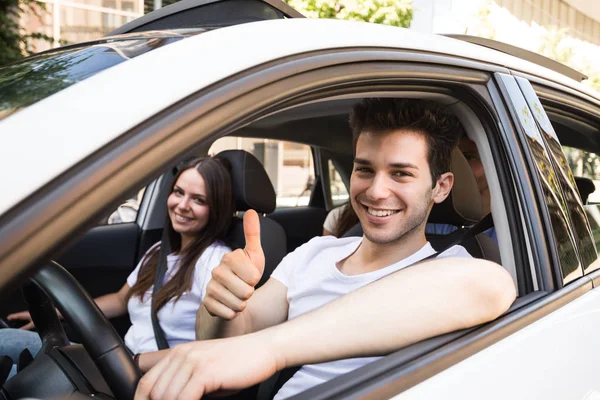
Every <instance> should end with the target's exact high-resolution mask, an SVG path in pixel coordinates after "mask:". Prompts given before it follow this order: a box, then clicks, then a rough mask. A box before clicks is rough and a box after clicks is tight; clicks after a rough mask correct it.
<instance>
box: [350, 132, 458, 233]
mask: <svg viewBox="0 0 600 400" xmlns="http://www.w3.org/2000/svg"><path fill="white" fill-rule="evenodd" d="M448 179H449V181H450V182H449V187H448V188H442V189H443V190H441V189H440V185H439V182H440V180H444V182H445V183H444V185H445V186H448V185H447V183H448V182H447V181H448ZM452 182H453V177H452V174H451V173H446V174H443V178H442V177H440V179H439V180H438V182H437V183H436V186H435V187H434V188H433V189H432V182H431V172H430V169H429V163H428V160H427V143H426V141H425V138H424V137H423V136H422V135H421V134H419V133H415V132H411V131H408V130H395V131H390V132H388V133H379V132H377V133H376V134H371V133H369V132H363V133H362V134H361V135H360V136H359V138H358V141H357V144H356V158H355V160H354V168H353V171H352V177H351V180H350V199H351V202H352V207H353V208H354V210H355V211H356V214H357V215H358V218H359V220H360V222H361V224H362V227H363V231H364V234H365V237H366V238H367V239H368V240H370V241H371V242H374V243H378V244H386V243H391V242H394V241H397V240H398V239H400V238H403V237H404V236H405V235H407V234H411V235H412V234H419V232H423V230H424V228H425V223H426V222H427V217H428V215H429V211H430V210H431V207H432V205H433V203H434V202H441V201H443V199H445V198H446V196H447V195H448V192H449V191H450V188H451V187H452ZM444 185H442V186H444ZM446 189H447V190H446Z"/></svg>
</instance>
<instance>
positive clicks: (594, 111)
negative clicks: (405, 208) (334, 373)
mask: <svg viewBox="0 0 600 400" xmlns="http://www.w3.org/2000/svg"><path fill="white" fill-rule="evenodd" d="M584 78H585V77H584V76H583V75H581V74H579V73H578V72H576V71H573V70H570V69H569V68H567V67H564V66H562V65H560V64H558V63H555V62H552V61H550V60H548V59H545V58H543V57H541V56H539V55H536V54H532V53H529V52H526V51H524V50H520V49H517V48H514V47H511V46H506V45H503V44H501V43H496V42H493V41H489V40H483V39H478V38H469V37H463V36H459V37H454V38H451V37H444V36H438V35H424V34H419V33H416V32H414V31H410V30H405V29H400V28H393V27H388V26H381V25H373V24H366V23H358V22H347V21H332V20H308V19H304V18H301V16H300V15H299V14H298V13H297V12H295V11H294V10H293V9H291V8H290V7H289V6H287V5H285V4H283V3H280V2H278V1H274V0H271V1H258V0H256V1H243V2H242V1H233V0H230V1H227V0H222V1H214V0H213V1H195V2H193V1H188V0H184V1H182V2H180V3H176V4H174V5H172V6H169V7H165V8H164V9H162V10H159V11H157V12H155V13H151V14H148V15H146V16H144V17H142V18H140V19H139V20H136V21H133V22H132V23H130V24H128V25H125V26H124V27H123V28H121V29H119V30H117V31H116V32H114V33H112V34H111V35H109V36H107V37H105V38H103V39H101V40H96V41H93V42H89V43H81V44H75V45H70V46H66V47H63V48H58V49H55V50H51V51H48V52H44V53H42V54H40V55H37V56H33V57H30V58H27V59H25V60H23V61H20V62H18V63H16V64H13V65H9V66H6V67H4V68H1V69H0V170H1V171H2V173H1V176H2V179H1V180H0V181H1V182H2V187H3V190H2V194H1V195H0V271H1V272H2V273H1V274H0V290H1V291H0V293H1V294H2V302H1V303H0V316H2V317H4V316H6V315H7V314H8V313H10V312H13V311H17V310H20V309H23V308H24V307H25V305H24V304H23V302H22V300H21V296H20V292H19V290H18V289H19V288H20V287H21V285H23V284H26V283H27V279H28V278H29V277H33V281H34V282H35V283H36V285H39V286H40V287H42V288H43V290H44V293H47V294H48V295H49V296H50V297H51V298H52V300H53V301H54V303H55V304H56V305H57V306H58V308H59V309H61V311H62V313H63V315H65V317H66V319H67V321H68V322H69V323H70V329H71V330H72V332H71V334H72V335H73V336H71V335H70V336H69V337H70V338H71V340H75V341H78V342H80V343H82V345H83V346H82V345H72V346H69V345H68V342H66V341H65V336H64V333H61V329H60V324H58V326H57V322H56V321H55V320H54V319H53V318H50V316H51V315H54V314H53V312H52V305H51V304H50V303H48V302H47V301H46V300H45V296H43V295H41V294H40V293H41V292H40V291H39V290H36V289H35V287H36V285H33V286H32V285H26V286H25V287H26V289H25V293H26V296H27V298H28V301H29V307H30V309H31V310H32V314H34V318H35V319H36V325H37V326H38V328H40V330H41V331H42V332H43V333H44V334H45V336H44V339H45V343H46V348H45V349H46V351H44V352H42V353H41V354H40V355H39V356H38V357H36V359H35V360H33V361H32V362H28V363H27V367H26V368H24V369H22V371H21V372H20V373H19V374H17V376H16V377H15V378H14V379H13V380H11V381H8V382H7V383H6V384H5V385H4V388H3V389H2V392H3V394H4V395H5V396H6V398H10V399H16V398H21V397H37V398H46V397H57V396H67V395H72V396H75V397H74V398H78V397H91V396H93V397H94V398H107V397H112V398H117V399H130V398H132V395H133V392H134V390H135V385H136V382H137V379H139V371H137V369H136V368H135V365H134V364H133V361H132V360H131V357H130V356H129V355H128V353H127V352H126V350H125V348H124V346H123V343H122V342H121V341H120V337H119V335H118V334H117V333H115V331H114V330H113V329H112V327H111V325H110V324H109V323H108V322H107V320H106V319H105V318H104V317H103V316H102V315H101V314H99V313H98V311H97V309H96V308H95V307H94V306H93V305H92V303H90V301H89V299H90V297H89V296H88V295H87V294H85V293H84V292H83V291H81V286H83V288H85V290H86V291H87V292H89V293H90V294H91V295H92V296H97V295H100V294H102V293H108V292H110V291H114V290H115V289H117V288H118V287H120V285H121V284H122V282H123V281H124V279H125V277H126V276H127V275H128V274H129V273H130V272H131V270H132V269H133V267H134V266H135V265H136V262H137V260H138V259H139V257H140V256H141V255H142V254H144V252H145V250H146V249H147V248H148V247H149V246H150V245H151V244H152V243H154V242H156V241H157V240H158V238H159V237H160V235H161V227H162V223H163V221H164V218H165V214H164V207H163V203H164V200H165V198H166V195H167V193H166V191H167V183H166V182H168V178H169V176H171V172H170V171H171V167H172V166H173V165H175V164H176V163H177V162H178V160H180V159H181V158H183V157H185V156H187V155H190V154H195V155H202V154H208V153H209V149H211V146H213V145H214V143H215V142H216V141H217V140H218V139H219V138H222V137H235V138H238V139H235V140H234V139H231V140H230V141H229V143H238V144H239V143H247V142H245V140H246V139H245V138H257V139H259V140H255V141H253V142H252V143H254V144H255V146H254V152H255V154H257V155H259V157H258V158H259V159H260V158H261V157H260V155H262V156H265V154H267V152H268V151H276V150H273V149H271V150H269V149H268V148H267V147H268V144H269V143H284V142H285V143H286V144H285V145H282V147H281V148H283V149H299V148H304V147H302V145H304V146H308V147H305V148H306V149H310V153H309V154H310V157H311V159H310V162H309V163H308V164H307V165H309V168H310V169H311V173H312V175H311V176H314V178H311V179H313V180H312V183H309V184H308V185H305V183H304V182H303V183H302V185H301V186H303V187H304V186H306V188H307V189H308V190H309V192H310V196H308V197H307V196H306V195H305V194H303V195H305V197H306V198H307V200H306V202H307V203H308V205H298V206H296V205H297V204H300V203H301V202H298V201H296V202H295V203H294V202H288V203H289V204H288V207H277V208H276V209H274V210H273V209H272V208H271V209H264V210H259V211H262V212H263V213H265V214H267V217H266V218H265V219H266V220H269V221H271V222H270V223H272V225H273V226H274V229H275V231H274V232H276V234H275V235H272V236H271V237H270V238H269V240H266V241H265V240H263V243H265V247H266V249H265V250H266V251H267V273H266V275H265V277H263V280H264V279H265V278H267V277H268V272H269V271H270V270H272V268H273V267H274V266H275V265H276V264H277V262H278V261H279V260H280V259H281V257H283V256H284V255H285V254H286V253H287V252H289V251H292V250H293V249H294V248H295V247H297V246H298V245H299V244H302V243H304V242H306V241H308V240H309V239H310V238H312V237H314V236H317V235H320V234H321V230H322V224H323V220H324V218H325V215H326V213H327V211H328V210H330V209H331V208H332V207H333V206H334V204H335V203H336V199H337V198H339V193H338V192H340V190H341V191H343V189H344V186H347V184H348V178H349V174H350V171H351V165H352V163H351V161H352V142H351V133H350V129H349V127H348V125H347V118H348V113H349V111H350V109H351V107H352V105H353V104H354V103H355V102H356V101H357V100H358V99H360V98H364V97H401V98H426V99H430V100H433V101H436V102H439V103H442V104H445V105H447V107H449V109H451V110H452V111H453V112H454V113H455V114H456V115H457V116H458V117H459V119H460V120H461V122H462V123H463V125H464V127H465V129H466V131H467V134H468V136H469V137H470V138H471V139H472V140H473V141H474V142H475V143H476V145H477V148H478V150H479V154H480V155H481V160H482V163H483V165H484V169H485V176H486V178H487V182H488V185H489V189H490V192H491V198H492V201H491V214H492V215H493V224H494V228H495V230H496V233H497V238H496V239H495V240H492V241H490V240H484V239H485V238H483V237H482V236H481V235H476V236H470V237H468V238H466V239H464V242H461V243H462V244H463V245H464V246H465V247H467V249H468V250H469V251H470V252H471V253H472V254H473V255H474V256H476V257H482V258H488V259H491V260H495V261H498V262H500V263H501V264H502V266H503V267H504V268H506V270H507V271H508V272H509V273H510V274H511V275H512V277H513V279H514V281H515V285H516V287H517V289H518V299H517V300H516V302H515V304H513V306H512V307H511V309H510V310H509V311H508V312H507V313H505V314H504V315H503V316H501V317H500V318H498V319H497V320H495V321H493V322H491V323H488V324H485V325H483V326H479V327H476V328H473V329H469V330H466V331H460V332H454V333H451V334H448V335H444V336H440V337H436V338H432V339H429V340H426V341H424V342H421V343H417V344H415V345H412V346H410V347H408V348H404V349H399V350H398V351H397V352H395V353H393V354H390V355H389V356H387V357H384V358H382V359H381V360H379V361H376V362H374V363H372V364H369V365H367V366H365V367H363V368H360V369H358V370H355V371H353V372H351V373H349V374H347V375H343V376H340V377H338V378H336V379H333V380H331V381H329V382H326V383H324V384H322V385H320V386H317V387H314V388H312V389H309V390H308V391H306V392H304V393H301V394H299V395H297V396H295V397H294V399H312V400H315V399H334V398H335V399H342V398H343V399H358V398H360V399H384V398H386V399H387V398H392V397H395V396H397V397H398V398H400V399H441V398H444V399H445V398H452V399H461V400H466V399H481V398H486V399H561V400H563V399H598V398H600V379H599V378H598V372H597V371H596V368H595V367H596V361H597V360H598V359H600V339H599V338H598V333H599V332H600V292H599V291H598V289H596V286H597V285H598V284H600V271H599V270H598V268H599V266H600V265H599V263H598V261H597V257H598V256H597V246H598V243H600V227H599V222H600V212H599V211H598V206H597V205H595V204H594V201H595V197H594V194H593V192H594V190H595V186H594V180H596V179H597V178H600V176H597V175H598V172H600V171H599V165H600V157H599V156H598V155H600V95H599V94H598V93H596V92H594V91H592V90H590V89H588V88H586V87H585V86H584V85H582V84H581V83H580V81H581V80H582V79H584ZM219 143H226V141H225V142H223V141H221V142H219ZM261 143H262V145H261ZM289 143H291V144H289ZM223 146H224V145H221V147H219V146H217V145H215V147H213V150H211V151H214V149H216V148H219V149H220V148H222V147H223ZM261 146H262V147H261ZM238 147H240V146H238ZM242 147H243V146H242ZM273 154H278V155H279V156H281V154H280V153H273ZM263 160H267V161H265V162H266V163H268V157H263ZM265 166H266V167H267V168H270V167H269V166H268V165H265ZM465 171H467V172H465ZM245 172H246V171H239V173H240V174H244V173H245ZM454 172H455V174H457V178H456V179H457V184H456V187H455V188H454V189H453V194H452V198H451V201H450V202H449V203H447V204H446V206H448V207H449V208H447V209H444V210H440V212H435V210H434V212H433V213H432V217H431V218H430V220H431V222H444V223H451V224H454V225H456V226H458V227H463V226H468V225H471V224H473V223H475V222H477V220H479V219H481V218H483V217H484V215H482V211H481V207H480V206H479V204H480V203H479V201H478V195H477V192H475V195H473V194H472V186H473V182H474V178H473V176H472V173H471V172H470V169H468V168H467V169H466V170H463V171H462V175H461V172H458V170H456V171H454ZM334 176H335V177H337V178H336V179H338V181H335V182H334ZM340 181H341V182H343V184H341V183H340ZM459 182H462V184H461V183H459ZM340 186H341V188H340ZM143 188H145V190H144V191H143V192H141V189H143ZM237 189H238V190H239V189H240V188H237ZM259 189H260V190H262V188H257V189H256V190H259ZM265 190H266V189H265ZM271 190H272V189H271ZM267 192H268V190H267ZM138 194H141V195H140V196H139V198H140V201H139V203H136V204H135V206H134V208H135V207H137V208H138V209H137V215H136V219H135V221H133V222H129V223H121V224H99V223H98V221H100V220H104V221H106V218H107V217H109V215H110V214H111V213H113V212H114V211H115V210H116V209H117V208H118V206H119V205H121V204H123V203H124V202H125V200H126V199H134V200H136V199H138ZM277 195H278V196H279V195H280V193H278V194H277ZM299 195H300V194H299ZM336 196H337V197H336ZM279 197H282V196H279ZM272 200H273V201H272V202H273V204H275V199H272ZM290 205H291V206H290ZM267 208H268V207H267ZM239 210H240V211H243V207H239ZM461 210H467V211H468V214H469V215H466V214H464V213H461ZM282 232H284V234H282ZM267 234H268V233H265V235H267ZM429 239H430V240H431V241H432V243H434V244H435V243H438V242H439V243H442V242H444V241H447V240H449V238H448V237H445V236H441V237H434V236H431V237H430V238H429ZM50 260H57V262H58V263H59V264H61V265H63V266H64V267H65V268H66V270H68V271H69V272H70V273H71V274H72V275H73V276H75V278H76V279H77V280H76V281H75V280H73V279H72V278H71V276H70V275H69V274H67V273H66V272H65V270H64V269H61V268H58V267H56V266H52V265H50V266H49V265H48V264H49V263H50ZM77 281H78V282H79V284H78V283H77ZM398 307H403V305H402V304H398ZM0 322H2V321H0ZM112 322H114V325H115V327H116V329H117V331H118V332H119V333H123V332H124V329H126V326H124V324H126V321H124V320H120V321H112ZM4 323H6V321H4ZM385 323H386V322H385V321H381V324H382V325H385ZM407 324H410V321H407ZM315 340H318V338H315ZM88 355H89V357H88ZM92 361H94V362H92ZM232 362H235V360H232ZM282 375H284V374H282ZM282 379H284V377H280V378H278V380H279V381H281V380H282ZM276 385H277V383H276V384H275V386H276ZM263 387H264V386H263ZM257 390H258V389H257V388H252V389H250V390H249V391H248V392H245V393H244V394H243V395H244V396H246V397H245V398H258V399H266V398H269V397H270V396H271V395H272V391H273V390H270V389H269V388H267V389H260V390H259V392H260V393H259V394H258V395H257V394H256V391H257Z"/></svg>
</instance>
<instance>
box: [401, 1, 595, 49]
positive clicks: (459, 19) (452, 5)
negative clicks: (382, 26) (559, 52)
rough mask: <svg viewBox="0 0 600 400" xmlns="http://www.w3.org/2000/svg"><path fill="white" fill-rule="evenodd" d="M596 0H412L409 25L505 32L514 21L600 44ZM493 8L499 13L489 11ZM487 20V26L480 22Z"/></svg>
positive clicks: (437, 29) (454, 30)
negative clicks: (475, 26) (412, 11)
mask: <svg viewBox="0 0 600 400" xmlns="http://www.w3.org/2000/svg"><path fill="white" fill-rule="evenodd" d="M597 4H598V3H597V1H596V0H413V9H414V17H413V21H412V24H411V28H412V29H416V30H418V31H421V32H429V33H465V30H467V33H468V29H469V27H471V26H473V25H479V26H478V28H479V29H486V28H487V29H490V30H494V31H496V32H498V31H500V32H501V33H502V34H504V32H503V31H504V30H506V31H512V30H513V29H514V26H515V25H514V24H515V23H516V24H517V25H521V26H525V25H526V26H528V27H534V28H535V27H538V28H543V29H546V30H563V31H565V32H567V35H569V36H571V37H573V38H575V39H579V40H582V41H585V42H588V43H591V44H595V45H600V9H598V8H596V6H597ZM494 11H496V13H494V14H498V15H491V14H492V13H493V12H494ZM500 14H504V15H500ZM511 17H512V21H510V19H511ZM486 22H487V25H488V26H487V27H486V26H482V25H486ZM495 22H497V23H495ZM511 22H512V23H511ZM503 27H504V29H503ZM519 31H520V30H519ZM476 33H478V34H479V33H481V32H476ZM519 33H521V32H519ZM514 36H515V40H516V41H518V39H517V37H519V38H523V36H521V35H520V34H516V33H515V34H514ZM503 39H504V38H501V40H503ZM503 41H504V40H503Z"/></svg>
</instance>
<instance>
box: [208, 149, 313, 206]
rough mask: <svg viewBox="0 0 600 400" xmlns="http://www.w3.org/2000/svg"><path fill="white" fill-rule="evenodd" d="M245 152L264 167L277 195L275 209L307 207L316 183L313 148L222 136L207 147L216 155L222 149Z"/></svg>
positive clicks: (210, 152)
mask: <svg viewBox="0 0 600 400" xmlns="http://www.w3.org/2000/svg"><path fill="white" fill-rule="evenodd" d="M231 149H238V150H245V151H247V152H249V153H251V154H253V155H254V156H255V157H256V158H257V159H258V160H259V161H260V162H261V163H262V164H263V166H264V167H265V170H266V171H267V175H268V176H269V178H270V179H271V183H272V184H273V188H275V193H276V195H277V208H284V207H299V206H307V205H308V203H309V201H310V195H311V193H312V189H313V185H314V182H315V167H314V159H313V154H312V149H311V148H310V146H307V145H305V144H300V143H295V142H288V141H283V140H272V139H256V138H241V137H224V138H221V139H219V140H217V141H215V143H213V145H212V146H211V147H210V149H209V151H208V153H209V154H210V155H216V154H218V153H220V152H221V151H223V150H231Z"/></svg>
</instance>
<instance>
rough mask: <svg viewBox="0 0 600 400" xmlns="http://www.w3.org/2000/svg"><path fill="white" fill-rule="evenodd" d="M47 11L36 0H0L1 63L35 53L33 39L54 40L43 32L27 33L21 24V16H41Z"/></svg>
mask: <svg viewBox="0 0 600 400" xmlns="http://www.w3.org/2000/svg"><path fill="white" fill-rule="evenodd" d="M38 10H40V11H41V12H45V8H44V5H43V3H39V2H37V1H35V0H0V65H4V64H8V63H10V62H13V61H16V60H18V59H20V58H22V57H24V56H28V55H31V54H33V53H34V52H35V51H34V49H33V48H32V47H31V44H32V41H34V40H36V39H42V40H48V41H52V38H50V37H48V36H46V35H43V34H41V33H27V32H25V31H24V30H23V29H22V28H21V27H20V26H19V17H20V16H21V15H22V14H23V13H30V14H33V15H36V16H38V17H39V12H40V11H38Z"/></svg>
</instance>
